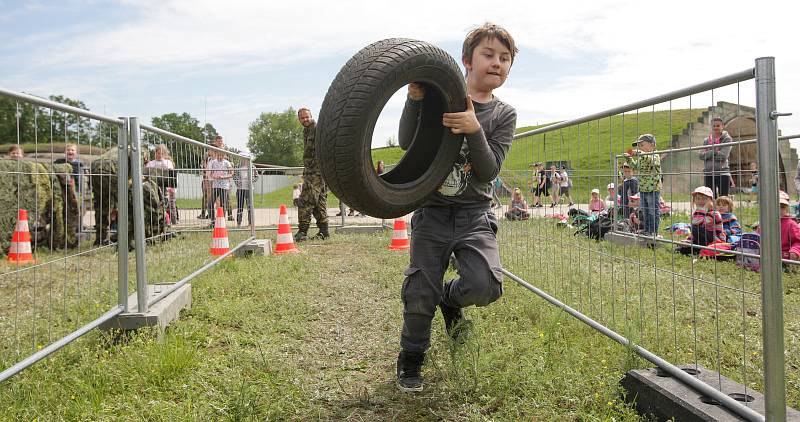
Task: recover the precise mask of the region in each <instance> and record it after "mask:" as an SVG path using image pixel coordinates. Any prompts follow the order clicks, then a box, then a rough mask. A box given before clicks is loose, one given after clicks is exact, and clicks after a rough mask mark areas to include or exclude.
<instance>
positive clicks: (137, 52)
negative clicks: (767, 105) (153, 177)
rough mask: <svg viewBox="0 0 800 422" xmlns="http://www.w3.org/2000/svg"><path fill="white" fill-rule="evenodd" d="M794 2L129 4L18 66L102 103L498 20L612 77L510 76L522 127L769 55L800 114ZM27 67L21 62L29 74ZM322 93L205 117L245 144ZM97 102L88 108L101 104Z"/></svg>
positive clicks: (237, 102) (536, 46) (543, 49)
mask: <svg viewBox="0 0 800 422" xmlns="http://www.w3.org/2000/svg"><path fill="white" fill-rule="evenodd" d="M786 4H787V3H777V2H775V3H772V2H761V3H758V4H754V3H753V2H750V1H741V0H738V1H728V2H725V4H724V5H722V4H719V3H697V2H689V1H673V2H669V3H653V2H642V1H638V2H637V1H567V2H546V3H544V2H525V1H506V2H502V3H500V4H498V3H491V2H486V1H485V0H484V1H473V0H467V1H452V2H451V1H443V2H433V1H422V0H413V1H412V0H406V1H404V2H400V3H388V2H375V1H343V2H331V1H323V0H311V1H306V2H303V3H300V4H299V5H297V4H292V3H289V2H273V1H267V2H264V1H228V2H225V3H220V2H218V1H213V0H201V1H190V0H166V1H156V0H148V1H134V0H126V1H122V2H121V7H125V8H127V9H128V11H129V14H130V16H131V19H129V20H126V21H125V22H124V23H122V24H119V25H110V24H107V25H102V24H97V25H95V26H94V27H92V28H87V27H83V26H81V27H78V29H75V28H53V30H52V31H51V32H50V33H40V34H34V35H24V34H20V36H19V39H20V40H25V41H26V47H27V48H26V51H25V52H23V53H18V54H22V57H23V58H22V59H21V57H20V56H19V55H16V56H15V58H16V60H17V61H21V62H25V58H27V59H28V61H29V62H31V63H28V65H29V66H32V67H38V68H54V67H58V68H63V69H64V72H66V74H67V77H66V78H65V79H63V80H62V79H53V80H48V81H31V80H28V82H29V83H30V84H32V85H35V86H37V87H41V88H42V89H44V88H47V89H50V90H51V91H49V92H65V93H68V94H70V95H74V94H72V93H79V94H87V93H88V94H89V95H91V93H92V92H93V93H95V95H96V96H98V97H102V95H101V94H99V92H102V90H103V89H104V88H105V87H106V86H104V84H105V85H109V84H115V83H116V84H118V83H120V77H121V75H124V76H126V77H140V78H153V79H163V78H165V77H179V76H181V75H186V74H187V73H189V72H191V73H193V74H196V73H197V72H201V73H202V72H203V70H202V69H207V68H208V67H210V66H214V65H215V64H222V65H224V67H225V69H226V71H228V72H230V73H231V77H235V75H236V74H237V72H249V71H252V70H253V69H259V68H285V69H286V71H287V72H291V71H292V70H293V69H296V68H297V67H302V66H304V65H305V64H307V63H311V62H313V61H314V60H317V59H320V58H330V57H342V63H344V61H345V60H346V59H347V56H349V55H350V54H352V53H353V52H354V51H356V50H357V49H359V48H360V47H363V46H364V45H366V44H367V43H370V42H372V41H375V40H378V39H381V38H387V37H393V36H403V37H411V38H418V39H424V40H427V41H430V42H434V43H443V42H460V41H461V39H462V38H463V35H464V34H465V32H466V31H467V30H468V29H469V28H470V27H471V26H472V25H475V24H479V23H481V22H483V21H486V20H490V21H494V22H497V23H500V24H502V25H504V26H505V27H507V28H508V29H509V30H510V32H511V33H512V34H513V35H514V36H515V37H516V39H517V42H518V44H519V47H520V54H521V55H526V54H533V53H534V52H536V53H538V54H543V55H546V56H551V57H556V58H568V59H570V60H573V61H580V60H581V58H582V57H591V58H592V60H597V59H598V58H600V59H601V60H602V63H601V68H602V70H601V71H600V72H598V73H596V74H592V75H579V76H574V75H572V76H561V77H559V76H556V77H553V78H552V80H551V81H550V83H549V84H548V87H547V88H545V89H537V90H532V89H531V88H530V87H529V86H526V85H525V82H526V81H529V80H530V79H531V78H535V77H537V75H521V74H516V73H514V72H513V71H512V75H511V78H510V79H509V81H508V83H507V86H505V87H503V88H501V89H500V90H499V91H498V95H500V96H501V97H503V98H504V99H505V100H507V101H508V102H510V103H511V104H513V105H515V106H516V107H517V108H518V110H519V124H520V125H527V124H534V123H536V122H539V123H542V122H545V121H552V120H556V119H567V118H572V117H578V116H581V115H585V114H589V113H593V112H596V111H600V110H605V109H608V108H611V107H615V106H619V105H623V104H626V103H630V102H633V101H637V100H641V99H644V98H647V97H650V96H654V95H657V94H661V93H664V92H667V91H671V90H674V89H677V88H681V87H684V86H688V85H692V84H696V83H699V82H703V81H706V80H710V79H714V78H717V77H720V76H723V75H726V74H730V73H733V72H736V71H739V70H743V69H745V68H748V67H752V66H753V64H754V59H755V58H756V57H759V56H766V55H774V56H776V58H777V59H776V63H777V87H778V105H779V108H780V109H781V111H796V112H798V113H800V110H794V109H795V105H796V104H798V103H799V102H800V56H798V54H797V53H796V52H795V50H796V48H795V46H794V45H793V44H794V40H795V38H796V37H795V36H794V34H793V28H794V22H793V21H792V20H793V17H794V15H793V14H792V13H790V12H791V11H790V10H789V9H788V6H787V5H786ZM54 35H61V37H60V38H59V37H56V36H54ZM38 40H46V41H47V42H35V41H38ZM13 41H14V40H12V42H13ZM33 62H35V65H34V63H33ZM87 69H90V70H93V72H92V75H91V76H88V75H87V76H80V75H83V72H84V71H85V70H87ZM24 71H25V67H24V66H21V67H20V72H24ZM104 72H105V73H107V75H104ZM2 73H8V74H7V75H0V76H2V77H3V79H4V80H12V81H16V82H20V83H22V82H24V81H26V79H25V77H24V75H21V74H19V73H14V72H12V71H10V70H3V71H2ZM265 83H269V81H265ZM82 84H89V85H91V84H94V85H96V86H95V87H94V88H88V87H86V86H83V85H82ZM744 86H745V85H743V87H744ZM747 87H748V88H747V90H749V91H750V92H742V93H741V100H742V102H743V103H746V104H748V105H752V104H753V95H752V89H751V88H752V85H747ZM277 88H278V87H276V90H277ZM743 89H744V88H743ZM198 91H203V87H199V89H198ZM213 91H214V92H219V90H218V89H214V90H213ZM719 92H720V95H715V97H716V98H718V99H728V100H735V98H728V97H730V95H731V94H730V92H732V91H731V90H730V89H728V90H720V91H719ZM723 92H724V94H723ZM158 95H159V96H162V97H163V96H167V97H168V96H170V92H164V91H163V90H162V91H161V92H159V93H158ZM323 95H324V92H319V93H300V94H298V96H296V97H291V98H287V95H286V94H285V93H282V94H279V95H276V98H270V99H258V98H252V97H248V96H219V98H217V99H216V101H214V105H213V107H210V108H209V109H208V113H209V121H212V122H214V123H215V125H217V126H218V128H219V129H220V130H221V131H224V132H226V133H228V134H229V135H228V138H229V139H230V138H236V139H242V140H244V139H246V136H247V125H246V124H247V122H249V121H252V120H253V119H254V118H255V117H256V116H257V115H258V113H259V112H261V111H280V110H282V109H283V108H285V107H286V106H285V104H288V103H287V102H283V103H281V102H280V101H292V102H291V104H301V103H302V104H308V105H310V106H311V107H312V108H314V109H317V110H318V108H319V105H320V104H321V102H322V96H323ZM76 96H78V95H76ZM721 96H727V97H726V98H720V97H721ZM86 100H87V103H91V101H90V100H91V98H87V99H86ZM194 104H195V109H194V110H186V111H189V112H191V113H192V114H194V115H196V116H197V115H198V111H199V110H198V109H197V107H198V102H197V101H195V102H194ZM398 104H399V102H398V101H397V100H393V101H391V102H390V104H389V106H388V107H387V109H386V110H387V112H388V113H393V114H392V115H396V116H399V109H398V107H399V105H398ZM707 105H709V104H707V103H704V104H703V106H704V107H705V106H707ZM200 106H202V104H200ZM268 107H275V109H272V110H270V109H269V108H268ZM265 108H266V110H265ZM121 111H127V110H121ZM199 115H202V114H199ZM797 122H798V118H797V117H790V118H784V119H782V120H781V129H782V130H783V132H784V133H798V132H800V123H797ZM393 132H394V129H393V123H392V122H385V123H384V122H380V124H379V125H378V127H376V136H375V137H376V139H378V140H379V141H377V142H376V145H383V143H384V142H385V139H386V138H387V137H388V136H391V135H392V134H393Z"/></svg>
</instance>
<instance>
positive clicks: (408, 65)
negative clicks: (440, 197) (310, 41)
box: [316, 38, 466, 218]
mask: <svg viewBox="0 0 800 422" xmlns="http://www.w3.org/2000/svg"><path fill="white" fill-rule="evenodd" d="M410 82H418V83H421V84H423V85H424V86H425V99H424V100H423V105H422V113H421V116H420V120H419V122H418V126H417V131H416V134H415V136H414V140H413V141H412V143H411V146H410V147H409V148H408V150H406V151H405V154H404V156H403V158H402V159H401V160H400V162H399V163H397V165H396V166H395V167H394V168H393V169H391V170H390V171H388V172H386V173H384V174H383V175H381V176H378V175H377V173H376V172H375V168H374V167H373V164H372V158H371V157H372V155H371V152H370V149H371V144H372V133H373V130H374V129H375V122H376V121H377V120H378V116H379V115H380V112H381V110H382V109H383V106H384V105H386V102H387V101H388V100H389V98H391V96H392V95H393V94H394V93H395V92H396V91H397V90H398V89H400V88H402V87H404V86H405V85H407V84H408V83H410ZM465 109H466V84H465V82H464V76H463V75H462V74H461V70H460V69H459V67H458V64H457V63H456V62H455V60H454V59H453V58H452V57H451V56H450V55H449V54H447V52H445V51H444V50H442V49H440V48H438V47H436V46H433V45H431V44H428V43H426V42H423V41H416V40H410V39H402V38H392V39H386V40H382V41H378V42H376V43H373V44H370V45H368V46H367V47H365V48H363V49H362V50H361V51H359V52H358V53H357V54H356V55H355V56H353V57H352V58H351V59H350V60H349V61H348V62H347V63H346V64H345V65H344V67H342V69H341V70H340V71H339V73H338V74H337V75H336V78H335V79H334V80H333V83H331V86H330V88H328V93H327V94H326V95H325V100H324V101H323V103H322V109H321V110H320V114H319V119H318V122H317V132H316V151H317V159H318V162H319V163H320V170H321V172H322V177H323V178H324V179H325V182H326V183H327V184H328V187H329V188H330V190H331V191H332V192H333V193H334V194H335V195H336V196H337V197H338V198H339V199H340V200H342V201H344V202H345V203H347V204H348V205H349V206H351V207H352V208H355V209H357V210H358V211H360V212H362V213H364V214H367V215H370V216H373V217H379V218H396V217H400V216H402V215H405V214H408V213H409V212H411V211H413V210H415V209H417V208H419V206H420V205H422V203H423V202H424V201H425V199H426V198H427V197H428V196H429V195H430V194H431V193H432V192H434V191H435V190H436V189H438V188H439V186H440V185H441V184H442V182H443V181H444V179H445V178H446V177H447V175H448V174H449V173H450V171H451V170H452V168H453V163H454V162H455V160H456V158H457V156H458V152H459V150H460V149H461V143H462V142H461V141H462V140H463V135H454V134H453V133H451V132H450V130H449V129H448V128H446V127H444V126H443V125H442V113H446V112H460V111H464V110H465Z"/></svg>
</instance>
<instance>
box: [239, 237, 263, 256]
mask: <svg viewBox="0 0 800 422" xmlns="http://www.w3.org/2000/svg"><path fill="white" fill-rule="evenodd" d="M270 254H272V240H270V239H253V240H251V241H250V242H249V243H247V244H246V245H244V246H242V247H241V248H239V249H237V250H236V252H234V255H236V257H237V258H242V257H248V256H265V255H270Z"/></svg>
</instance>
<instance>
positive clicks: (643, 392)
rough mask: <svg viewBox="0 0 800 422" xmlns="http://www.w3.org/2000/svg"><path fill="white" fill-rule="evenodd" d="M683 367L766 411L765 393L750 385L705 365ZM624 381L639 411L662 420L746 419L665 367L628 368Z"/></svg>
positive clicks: (797, 416) (792, 417) (796, 417)
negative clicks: (666, 370)
mask: <svg viewBox="0 0 800 422" xmlns="http://www.w3.org/2000/svg"><path fill="white" fill-rule="evenodd" d="M679 367H680V368H682V369H683V370H684V371H686V372H687V373H689V374H692V375H694V376H695V377H697V378H699V379H700V380H701V381H703V382H705V383H706V384H708V385H710V386H712V387H714V388H718V389H719V388H720V385H721V386H722V388H721V391H722V392H724V393H725V394H727V395H728V396H730V397H732V398H734V399H736V400H738V401H740V402H741V403H742V404H747V405H748V406H749V407H750V408H751V409H753V410H755V411H756V412H758V413H761V414H762V415H763V414H764V411H765V410H764V406H765V403H764V395H763V394H761V393H759V392H758V391H755V390H753V389H749V388H748V389H747V390H745V387H744V386H743V385H741V384H739V383H737V382H734V381H733V380H730V379H728V378H726V377H724V376H720V375H719V374H718V373H717V372H715V371H712V370H710V369H708V368H705V367H702V366H697V367H695V366H694V365H679ZM720 381H721V383H720ZM620 384H621V385H622V387H623V388H624V389H625V391H626V392H627V395H626V400H627V401H629V402H633V403H635V406H636V410H637V411H638V412H639V414H641V415H643V416H645V415H652V416H654V417H655V418H656V420H659V421H667V420H670V419H671V418H675V420H676V421H739V420H744V419H743V418H741V417H740V416H738V415H737V414H735V413H733V412H732V411H730V410H728V409H727V408H725V407H723V406H721V405H720V404H719V403H717V402H716V400H714V399H712V398H710V397H705V396H703V395H702V394H700V393H699V392H697V391H696V390H694V389H692V388H691V387H689V386H687V385H685V384H683V383H681V382H680V381H678V380H677V379H676V378H673V377H671V376H669V375H668V374H667V373H666V372H664V371H663V370H661V369H657V368H650V369H635V370H632V371H628V373H627V374H625V377H624V378H622V380H621V381H620ZM745 401H746V403H745ZM786 409H787V410H786V416H787V420H789V421H800V412H798V411H796V410H794V409H792V408H789V407H787V408H786Z"/></svg>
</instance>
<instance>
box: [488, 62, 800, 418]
mask: <svg viewBox="0 0 800 422" xmlns="http://www.w3.org/2000/svg"><path fill="white" fill-rule="evenodd" d="M756 69H758V68H756ZM761 76H762V77H765V76H764V74H763V73H762V74H761ZM754 77H755V78H756V79H755V80H754ZM758 77H759V74H758V71H757V70H754V69H749V70H747V71H744V72H740V73H737V74H734V75H730V76H728V77H724V78H721V79H718V80H714V81H710V82H707V83H704V84H700V85H696V86H693V87H689V88H686V89H683V90H679V91H676V92H673V93H669V94H665V95H663V96H660V97H655V98H652V99H649V100H644V101H640V102H638V103H634V104H631V105H628V106H623V107H618V108H615V109H612V110H609V111H607V112H602V113H597V114H595V115H591V116H587V117H585V118H580V119H575V120H570V121H566V122H562V123H559V124H555V125H551V126H547V127H544V128H540V129H534V130H531V131H527V132H524V133H522V134H520V135H518V136H517V138H516V139H515V141H514V145H513V146H512V148H514V149H517V150H519V149H520V148H522V149H524V151H525V153H524V154H521V155H520V154H519V153H518V151H517V154H515V155H514V157H523V158H522V159H520V158H517V160H518V162H507V163H506V166H505V170H504V171H503V172H501V175H500V178H499V181H496V182H497V184H496V191H497V192H498V198H497V200H496V202H497V203H499V204H500V205H501V206H500V207H499V208H497V213H498V216H499V217H505V218H506V220H508V223H507V224H505V225H504V226H505V227H504V228H503V232H502V233H501V240H500V244H501V251H502V256H503V259H504V262H503V264H504V268H505V269H506V272H507V275H509V276H510V277H512V279H514V280H515V281H518V282H520V283H521V284H523V285H525V286H526V287H528V288H530V289H532V290H534V291H535V292H537V293H539V294H540V295H541V296H542V297H543V298H545V299H546V300H548V301H549V302H550V303H551V304H554V305H556V306H558V307H561V308H562V309H565V310H568V312H570V313H572V314H573V315H574V316H576V317H578V318H579V319H581V320H583V321H584V322H586V323H587V324H589V325H591V326H593V327H594V328H596V329H598V330H599V331H600V332H602V333H603V334H605V335H607V336H609V337H611V338H613V339H614V340H616V341H619V342H621V343H623V344H625V345H628V346H630V347H632V348H633V349H634V350H635V351H636V352H638V353H639V354H640V355H641V356H642V357H644V358H646V359H648V360H650V361H651V362H653V363H655V364H657V365H659V366H660V367H662V368H663V369H665V370H667V371H668V372H669V373H670V374H671V375H673V376H677V377H679V378H681V379H682V380H683V378H691V379H688V381H689V382H691V383H692V384H691V385H692V386H693V387H695V388H696V389H699V391H701V393H702V394H703V395H708V396H710V397H711V398H713V400H716V401H717V402H719V403H721V404H723V405H724V406H726V407H728V408H730V409H731V410H733V411H734V412H737V413H738V414H740V415H741V416H743V417H745V418H747V419H753V420H758V419H763V415H760V414H758V413H757V412H755V411H753V410H752V409H751V408H749V406H750V402H749V401H747V396H748V394H749V393H748V392H750V393H752V390H753V389H755V390H758V391H761V392H765V391H766V398H767V413H768V414H769V413H770V412H773V413H772V414H773V415H777V414H779V413H780V412H781V411H782V410H783V411H785V406H786V399H787V396H785V393H784V391H785V390H784V377H785V378H787V379H788V381H789V383H790V385H797V382H798V379H799V378H800V373H799V372H798V371H797V369H796V368H797V356H798V355H800V353H798V352H800V351H798V350H791V349H796V347H797V345H796V344H790V345H789V347H790V350H787V351H786V357H787V360H788V361H789V362H788V365H784V354H783V321H782V319H783V318H784V317H785V318H786V319H787V321H788V322H790V323H791V324H795V323H796V322H795V321H794V319H795V318H796V315H797V314H798V313H797V312H796V311H797V310H796V309H794V310H793V311H792V310H790V309H786V310H784V309H783V304H782V295H783V290H782V289H781V287H780V286H781V285H782V284H781V283H782V278H783V279H785V281H786V282H787V283H788V284H790V285H797V284H798V283H800V276H798V273H797V272H796V271H795V270H794V264H795V263H796V262H794V261H792V260H784V261H783V263H781V250H780V246H779V245H778V248H777V249H776V248H775V247H774V245H775V243H776V242H777V243H778V244H779V243H780V241H779V239H780V228H778V229H777V230H776V226H777V223H778V210H779V207H778V205H779V195H778V189H779V187H780V188H781V189H783V190H787V191H788V192H791V193H792V194H794V186H793V184H792V179H791V177H792V174H791V169H794V168H796V165H797V157H796V155H795V154H794V153H793V152H792V151H791V149H790V148H789V146H788V142H787V141H786V140H785V139H784V140H782V141H779V140H778V139H777V136H776V135H775V136H774V138H771V137H770V134H769V132H768V131H767V129H771V130H773V131H774V129H775V120H774V117H770V115H769V113H770V112H771V111H774V102H773V103H772V106H771V107H770V106H769V105H768V104H766V103H765V104H762V103H761V101H763V100H764V95H765V94H764V93H762V92H759V93H758V95H754V94H757V92H756V88H757V86H759V84H758V83H757V81H758ZM773 88H774V79H773ZM770 95H773V101H774V91H773V92H772V94H770ZM756 100H758V101H759V105H758V107H754V106H755V104H754V102H755V101H756ZM715 126H718V127H715ZM719 126H721V127H719ZM642 135H645V136H642ZM755 139H758V141H755ZM651 141H655V142H651ZM779 142H780V143H779ZM703 186H705V187H706V188H707V189H701V190H702V192H704V193H708V194H709V196H710V197H707V196H706V195H703V194H698V193H695V194H692V192H695V190H696V189H697V188H699V187H703ZM786 209H788V207H784V212H785V211H786ZM792 217H793V215H792ZM766 225H770V228H769V229H767V228H766ZM768 230H772V231H771V232H769V233H768V232H767V231H768ZM742 239H744V241H743V240H742ZM748 239H755V241H753V242H748V241H747V240H748ZM767 243H771V246H769V247H768V246H766V244H767ZM754 263H755V264H756V265H752V264H754ZM781 265H783V267H781ZM759 266H760V273H759V272H757V271H754V270H755V269H757V268H758V267H759ZM784 271H785V272H784ZM770 289H771V290H770ZM778 324H780V327H777V325H778ZM778 343H779V345H778ZM771 365H772V368H773V370H772V371H770V370H769V367H770V366H771ZM678 367H680V368H683V371H681V370H680V369H678ZM700 368H709V369H711V370H713V371H716V372H717V373H719V374H720V375H719V376H717V380H716V382H713V383H710V384H703V385H700V384H698V382H699V381H698V380H697V378H696V377H692V376H691V375H688V376H687V375H686V374H684V373H681V374H679V372H689V373H695V374H696V371H698V370H700ZM786 368H789V369H788V370H787V369H786ZM692 371H694V372H692ZM722 376H725V377H728V378H730V379H733V380H734V381H736V382H738V383H740V384H742V385H743V391H735V392H734V391H721V390H723V381H722ZM734 393H737V394H738V395H736V394H734ZM798 394H800V393H798V391H797V390H796V389H795V390H794V391H792V390H790V391H789V395H788V400H789V403H794V404H795V405H796V404H797V403H799V402H800V396H799V395H798ZM775 412H778V413H775Z"/></svg>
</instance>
